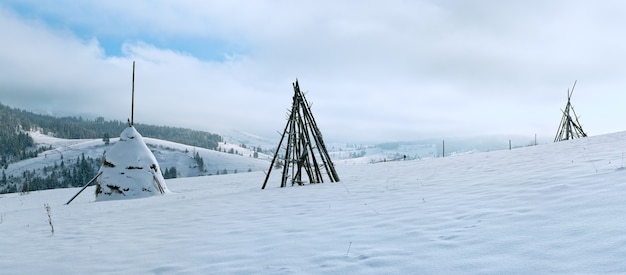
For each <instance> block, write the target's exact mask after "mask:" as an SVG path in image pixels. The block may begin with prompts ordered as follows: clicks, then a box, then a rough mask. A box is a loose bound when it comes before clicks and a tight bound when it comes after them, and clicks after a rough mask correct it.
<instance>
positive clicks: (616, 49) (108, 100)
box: [0, 0, 626, 142]
mask: <svg viewBox="0 0 626 275" xmlns="http://www.w3.org/2000/svg"><path fill="white" fill-rule="evenodd" d="M625 15H626V2H624V1H543V0H542V1H498V0H496V1H419V0H415V1H403V0H397V1H396V0H391V1H356V0H355V1H286V0H285V1H282V0H276V1H204V0H202V1H200V0H199V1H192V0H187V1H148V0H145V1H143V0H135V1H126V0H124V1H116V0H110V1H77V0H57V1H37V0H32V1H31V0H19V1H17V0H16V1H12V0H0V34H1V36H2V39H1V41H2V42H0V103H2V104H4V105H9V106H11V107H17V108H21V109H26V110H30V111H35V112H40V113H48V114H53V115H59V116H61V115H83V116H90V115H91V116H103V117H105V118H107V119H118V120H124V121H125V120H126V119H127V118H128V117H130V97H131V77H132V62H133V60H134V61H136V76H135V93H136V97H135V121H136V122H142V123H150V124H159V125H168V126H182V127H189V128H194V129H199V130H208V131H214V132H218V133H219V132H220V131H224V129H236V130H242V131H247V132H250V133H254V134H258V135H261V136H269V137H274V136H276V135H278V134H276V132H278V131H282V129H283V128H284V125H285V123H286V112H287V109H289V108H290V106H291V96H292V94H293V90H292V86H291V83H292V82H293V81H295V79H296V78H298V79H299V82H300V87H301V89H302V90H303V91H306V92H307V94H306V97H307V99H308V100H309V102H311V103H312V104H313V106H312V111H313V114H314V116H315V118H316V119H317V123H318V126H319V127H320V130H321V131H322V133H323V134H324V137H325V138H326V139H330V140H333V141H346V142H349V141H355V142H377V141H406V140H417V139H423V138H433V137H434V138H437V137H442V138H445V137H446V136H476V135H483V134H503V135H525V136H528V137H531V136H533V135H534V134H535V133H536V134H538V135H539V136H540V137H544V138H546V139H550V140H551V139H552V138H553V137H554V135H555V134H556V130H557V128H558V124H559V122H560V119H561V116H562V114H561V111H560V109H562V108H564V106H565V104H566V100H567V90H568V88H571V87H572V85H573V83H574V81H575V80H578V83H577V85H576V89H575V92H574V94H573V98H572V103H573V104H574V108H575V110H576V112H577V114H578V115H579V116H580V122H581V123H582V124H583V128H584V129H585V130H586V131H587V132H588V134H590V135H598V134H603V133H610V132H617V131H622V130H624V120H625V118H626V108H624V104H625V103H626V91H625V88H626V77H624V76H625V75H626V74H625V73H626V31H624V28H625V27H626V16H625ZM139 130H140V129H139Z"/></svg>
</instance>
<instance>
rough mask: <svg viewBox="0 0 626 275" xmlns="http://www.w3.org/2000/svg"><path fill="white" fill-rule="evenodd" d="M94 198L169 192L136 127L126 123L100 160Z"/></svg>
mask: <svg viewBox="0 0 626 275" xmlns="http://www.w3.org/2000/svg"><path fill="white" fill-rule="evenodd" d="M99 173H102V174H101V175H100V176H99V177H98V179H97V180H96V200H97V201H103V200H115V199H132V198H142V197H148V196H154V195H161V194H164V193H166V192H169V190H168V189H167V186H165V180H164V179H163V175H162V174H161V168H160V167H159V164H158V163H157V161H156V158H155V157H154V155H153V154H152V152H151V151H150V149H148V146H146V144H145V143H144V141H143V137H142V136H141V134H139V132H137V130H136V129H135V127H133V126H129V127H128V128H126V129H125V130H124V131H122V133H121V134H120V140H119V141H118V142H117V143H115V145H114V146H113V148H111V149H110V150H109V151H107V152H106V153H105V155H104V158H103V160H102V167H100V171H99Z"/></svg>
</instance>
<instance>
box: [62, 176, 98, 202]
mask: <svg viewBox="0 0 626 275" xmlns="http://www.w3.org/2000/svg"><path fill="white" fill-rule="evenodd" d="M100 175H102V171H100V172H99V173H98V174H97V175H96V176H95V177H93V179H91V180H90V181H89V182H87V184H85V186H83V188H81V189H80V191H78V193H76V195H74V196H73V197H72V198H71V199H70V200H69V201H67V202H66V203H65V205H68V204H70V202H72V201H73V200H74V199H75V198H76V197H78V195H80V193H82V192H83V191H85V189H86V188H87V186H89V185H90V184H91V183H92V182H94V181H95V180H96V179H97V178H98V177H99V176H100Z"/></svg>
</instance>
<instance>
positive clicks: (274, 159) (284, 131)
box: [261, 124, 289, 189]
mask: <svg viewBox="0 0 626 275" xmlns="http://www.w3.org/2000/svg"><path fill="white" fill-rule="evenodd" d="M288 127H289V124H287V125H285V130H283V135H282V136H281V137H280V141H279V142H278V147H276V153H274V158H272V162H271V163H270V169H269V170H268V171H267V174H266V175H265V180H264V181H263V186H261V189H265V185H266V184H267V180H268V179H269V178H270V173H271V172H272V168H273V167H274V162H275V161H276V159H277V158H278V154H279V152H280V146H281V145H282V144H283V140H284V139H285V133H287V128H288Z"/></svg>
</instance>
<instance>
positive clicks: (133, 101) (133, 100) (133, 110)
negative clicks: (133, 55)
mask: <svg viewBox="0 0 626 275" xmlns="http://www.w3.org/2000/svg"><path fill="white" fill-rule="evenodd" d="M132 93H133V95H132V96H133V99H132V101H131V103H130V125H131V126H132V125H133V123H134V115H135V61H133V87H132Z"/></svg>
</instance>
